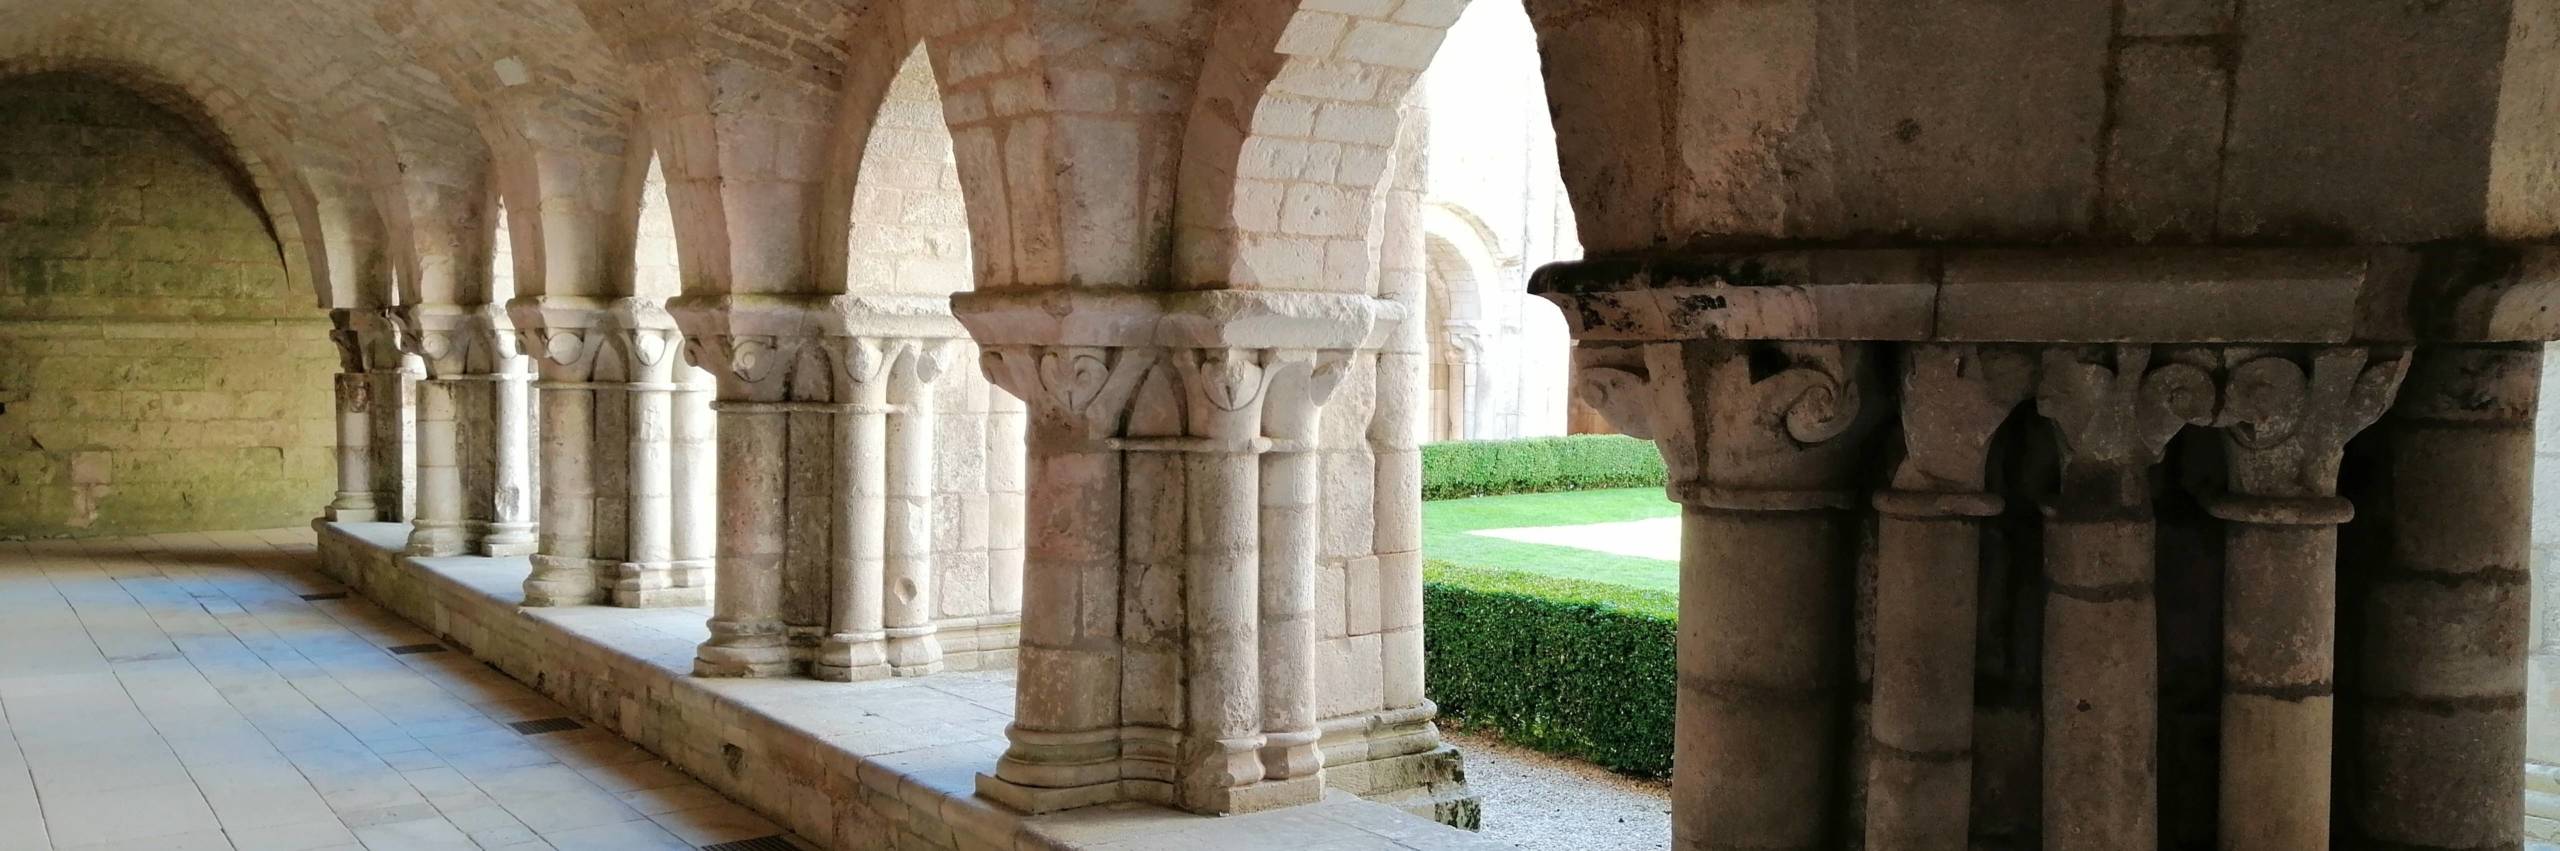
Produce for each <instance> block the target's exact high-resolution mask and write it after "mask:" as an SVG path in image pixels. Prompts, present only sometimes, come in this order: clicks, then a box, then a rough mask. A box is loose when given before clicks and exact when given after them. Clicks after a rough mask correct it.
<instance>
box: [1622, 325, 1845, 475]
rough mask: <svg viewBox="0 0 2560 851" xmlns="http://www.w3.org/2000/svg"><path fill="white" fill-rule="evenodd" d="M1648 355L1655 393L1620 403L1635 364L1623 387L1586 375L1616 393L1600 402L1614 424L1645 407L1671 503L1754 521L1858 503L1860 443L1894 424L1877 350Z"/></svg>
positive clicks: (1780, 346)
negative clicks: (1880, 394) (1736, 513)
mask: <svg viewBox="0 0 2560 851" xmlns="http://www.w3.org/2000/svg"><path fill="white" fill-rule="evenodd" d="M1643 352H1644V361H1643V364H1642V370H1643V373H1642V375H1643V378H1644V379H1645V380H1644V384H1643V386H1644V387H1645V388H1646V389H1647V390H1648V391H1649V392H1646V393H1644V394H1641V395H1635V394H1628V395H1627V396H1621V395H1619V394H1622V393H1624V392H1625V391H1629V390H1632V389H1633V387H1634V383H1633V381H1632V377H1633V376H1634V375H1635V374H1636V371H1635V369H1634V368H1633V366H1634V365H1632V364H1626V365H1623V366H1620V367H1619V370H1620V371H1622V372H1625V373H1627V377H1617V376H1610V375H1607V374H1605V373H1604V374H1601V375H1597V376H1592V375H1590V374H1589V371H1588V370H1586V376H1587V377H1590V378H1595V379H1597V381H1598V382H1608V383H1611V384H1614V385H1616V386H1614V387H1612V388H1611V389H1610V394H1611V395H1610V396H1609V397H1608V398H1605V399H1602V400H1601V401H1606V402H1609V403H1610V404H1609V405H1607V406H1604V407H1603V410H1613V409H1614V410H1617V411H1619V412H1620V413H1618V414H1615V416H1619V417H1628V418H1630V419H1632V418H1634V417H1633V410H1632V409H1634V408H1636V407H1638V406H1639V403H1638V402H1634V401H1626V399H1630V398H1632V399H1641V400H1642V403H1641V407H1643V408H1644V409H1645V411H1646V413H1645V415H1644V418H1645V419H1648V420H1649V421H1650V423H1651V429H1652V431H1653V437H1654V440H1655V443H1656V445H1657V446H1658V447H1659V448H1660V449H1661V450H1662V455H1663V459H1664V461H1665V462H1667V463H1668V465H1669V466H1670V469H1671V472H1672V494H1673V496H1674V497H1675V498H1677V499H1679V500H1681V501H1682V502H1686V503H1689V504H1692V505H1699V506H1706V507H1715V508H1727V509H1736V510H1751V511H1796V510H1805V509H1814V508H1846V507H1850V506H1852V505H1854V504H1855V503H1856V501H1857V497H1856V494H1855V490H1856V488H1857V485H1858V479H1859V476H1860V474H1861V471H1862V470H1863V469H1864V464H1865V462H1866V460H1867V452H1866V449H1867V447H1866V443H1865V440H1864V438H1865V437H1866V436H1867V435H1868V434H1869V433H1870V432H1871V431H1872V429H1873V427H1874V426H1875V425H1876V424H1877V423H1878V422H1879V421H1880V420H1882V419H1883V417H1884V415H1885V414H1887V413H1888V411H1887V410H1886V406H1884V405H1879V404H1873V400H1871V399H1870V394H1871V389H1870V386H1871V385H1872V383H1873V382H1874V380H1875V377H1874V366H1873V364H1872V363H1871V362H1870V357H1871V347H1869V346H1867V345H1864V344H1858V343H1800V342H1736V341H1724V340H1715V341H1694V342H1679V343H1657V344H1650V345H1647V346H1645V347H1643ZM1621 363H1622V364H1623V363H1624V362H1623V361H1621ZM1593 365H1595V366H1596V365H1598V363H1597V362H1594V364H1593ZM1586 383H1596V382H1586Z"/></svg>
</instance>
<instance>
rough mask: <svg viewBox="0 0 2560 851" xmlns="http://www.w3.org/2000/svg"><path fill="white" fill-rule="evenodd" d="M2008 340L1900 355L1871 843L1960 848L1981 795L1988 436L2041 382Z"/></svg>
mask: <svg viewBox="0 0 2560 851" xmlns="http://www.w3.org/2000/svg"><path fill="white" fill-rule="evenodd" d="M2034 380H2035V363H2034V360H2033V359H2032V358H2031V357H2029V356H2028V355H2026V354H2024V353H2021V352H2018V351H2014V350H2009V349H2002V348H1998V347H1990V346H1970V345H1955V346H1949V345H1919V346H1913V347H1911V348H1910V349H1908V350H1906V352H1905V353H1904V368H1903V374H1902V431H1903V444H1904V452H1903V458H1902V462H1901V463H1900V464H1899V465H1898V466H1896V467H1895V468H1894V471H1893V480H1892V484H1891V486H1890V487H1888V488H1886V489H1884V490H1880V491H1877V492H1876V494H1875V497H1874V503H1875V508H1876V513H1877V515H1878V517H1877V520H1876V524H1877V525H1876V568H1875V570H1876V577H1875V622H1874V630H1875V649H1874V659H1875V674H1874V698H1873V703H1872V708H1871V712H1870V717H1869V725H1870V730H1869V732H1870V739H1871V741H1870V745H1869V748H1868V762H1867V811H1866V847H1868V848H1870V849H1876V850H1877V851H1886V849H1962V848H1966V847H1968V845H1969V843H1970V839H1971V837H1970V836H1969V835H1968V832H1967V825H1968V823H1969V819H1970V817H1971V809H1972V801H1973V688H1974V631H1975V629H1976V628H1977V627H1978V623H1977V604H1978V599H1977V598H1978V596H1979V594H1978V590H1977V589H1978V587H1979V584H1978V583H1979V581H1980V579H1981V576H1980V573H1979V570H1978V569H1979V567H1980V561H1981V555H1982V550H1981V547H1982V527H1981V524H1982V521H1983V519H1984V518H1989V517H1996V516H1998V515H1999V514H2000V511H2001V508H2002V501H2001V498H2000V495H1999V494H1997V493H1993V492H1992V489H1991V487H1990V484H1989V483H1988V482H1987V481H1986V477H1987V475H1988V469H1989V453H1990V449H1991V440H1992V437H1993V436H1994V435H1995V434H1997V433H1998V432H1999V430H2000V426H2001V424H2002V423H2003V422H2006V421H2007V420H2008V418H2009V415H2010V412H2012V411H2014V410H2016V409H2017V408H2018V406H2019V405H2020V404H2021V403H2023V402H2025V401H2026V399H2027V397H2028V395H2029V394H2030V393H2031V391H2032V390H2033V387H2034Z"/></svg>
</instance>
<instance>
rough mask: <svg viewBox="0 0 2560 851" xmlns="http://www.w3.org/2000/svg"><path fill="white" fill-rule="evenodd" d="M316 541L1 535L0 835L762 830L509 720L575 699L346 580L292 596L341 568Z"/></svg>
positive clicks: (609, 755) (620, 755)
mask: <svg viewBox="0 0 2560 851" xmlns="http://www.w3.org/2000/svg"><path fill="white" fill-rule="evenodd" d="M315 558H316V557H315V555H314V548H313V545H312V540H311V533H310V532H309V531H308V530H296V529H285V530H270V531H261V532H257V533H208V534H172V535H152V536H144V537H139V538H123V539H97V540H82V541H67V542H66V541H45V542H35V543H32V544H31V543H23V542H0V646H6V647H8V648H9V652H8V653H0V851H74V849H77V851H126V849H130V851H232V849H236V851H446V850H447V849H450V850H451V851H498V849H510V851H542V849H555V848H556V849H566V850H567V851H582V850H583V849H597V850H598V851H602V850H603V849H611V851H650V849H660V848H664V849H669V851H676V849H687V848H691V847H693V846H692V845H691V844H687V842H686V840H685V837H684V835H682V834H684V832H685V831H692V833H693V835H721V836H725V837H727V838H745V837H746V836H762V835H767V834H770V833H772V832H774V828H772V827H771V825H770V824H769V823H765V822H763V820H762V819H760V818H757V817H756V816H755V815H754V814H753V813H750V812H747V811H746V810H745V809H744V808H742V807H739V806H738V805H736V804H734V803H732V802H730V801H729V800H728V799H726V798H724V797H721V796H720V795H719V794H718V793H717V792H714V791H712V790H711V789H709V788H708V787H705V786H703V785H702V784H700V783H698V782H695V781H694V780H693V779H692V778H690V777H687V776H685V775H684V774H682V773H681V772H677V771H675V770H674V769H673V768H671V767H669V766H667V765H666V764H664V763H662V762H659V761H657V760H656V758H655V757H653V756H651V755H650V754H648V753H647V752H645V751H642V750H640V749H639V748H636V747H633V746H632V745H631V744H630V743H628V742H624V741H622V740H621V739H620V738H618V737H615V736H613V735H612V734H609V733H606V732H604V731H602V730H600V729H597V728H595V727H593V726H588V727H586V728H584V729H580V730H577V731H572V732H566V733H555V734H549V735H545V736H532V737H528V736H523V735H519V734H517V733H516V732H515V731H514V730H512V729H510V728H508V727H507V726H505V725H506V723H507V722H513V721H524V720H531V719H536V718H550V717H561V716H569V715H571V713H570V712H569V711H567V710H566V709H564V708H562V707H561V706H560V705H559V704H557V703H554V702H552V701H551V700H549V699H548V698H545V697H543V696H541V695H540V694H537V693H535V692H534V691H533V690H531V689H528V688H525V687H524V686H523V685H521V684H518V683H516V682H514V681H513V680H509V679H507V678H506V677H504V676H503V675H500V674H498V673H496V672H495V671H492V670H490V669H488V668H487V667H485V666H482V665H480V664H478V663H477V662H475V661H473V660H472V659H470V658H469V657H468V656H465V655H464V654H462V653H458V652H444V653H426V654H417V655H412V656H392V655H390V654H388V653H386V652H384V648H386V647H391V646H396V645H401V644H417V643H430V642H434V641H436V638H435V637H434V636H432V635H430V634H428V633H426V632H424V631H422V630H419V629H418V628H416V627H415V626H413V625H411V624H409V623H407V622H405V621H402V620H400V619H399V618H397V617H395V616H392V615H390V614H389V613H387V612H384V611H383V610H381V609H380V608H378V607H376V606H374V605H373V604H371V603H369V602H366V601H364V600H362V599H354V598H351V599H346V600H332V601H305V600H303V599H301V597H300V595H301V594H304V593H312V592H317V591H336V590H341V589H340V588H339V586H338V585H337V584H336V583H335V582H332V581H330V580H329V579H327V578H325V577H322V576H320V575H319V574H317V573H316V572H314V571H313V568H314V567H315ZM492 581H497V580H496V579H492ZM697 628H698V627H697ZM688 647H689V645H688ZM688 652H689V650H688ZM581 722H582V723H584V721H583V719H581ZM732 811H734V812H732ZM685 814H690V815H685ZM678 815H682V816H683V818H677V819H675V820H673V821H670V822H668V823H665V824H662V823H660V822H657V821H652V820H651V816H659V817H661V818H672V817H674V816H678ZM750 820H752V821H750ZM759 825H760V827H759ZM750 829H752V830H757V831H760V832H752V833H746V834H740V835H736V836H730V834H734V833H737V832H738V831H739V830H750Z"/></svg>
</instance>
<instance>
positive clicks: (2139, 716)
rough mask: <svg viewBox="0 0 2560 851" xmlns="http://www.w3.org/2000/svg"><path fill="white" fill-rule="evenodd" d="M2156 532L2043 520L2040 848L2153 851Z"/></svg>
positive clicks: (2135, 515)
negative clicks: (2046, 589) (2045, 578)
mask: <svg viewBox="0 0 2560 851" xmlns="http://www.w3.org/2000/svg"><path fill="white" fill-rule="evenodd" d="M2155 532H2156V530H2155V527H2154V524H2153V521H2152V519H2151V515H2150V509H2149V508H2148V507H2147V506H2145V507H2142V508H2139V509H2134V510H2131V511H2129V512H2119V513H2090V514H2075V513H2072V512H2069V511H2054V512H2049V513H2048V515H2047V518H2046V522H2045V570H2046V572H2047V573H2048V574H2049V578H2050V580H2051V593H2050V594H2049V595H2048V597H2047V598H2046V601H2045V615H2044V695H2045V696H2044V846H2045V847H2046V848H2048V849H2055V851H2077V849H2128V850H2129V851H2130V849H2142V851H2150V849H2153V848H2154V847H2156V846H2157V845H2158V842H2157V837H2158V836H2159V828H2160V825H2159V810H2160V808H2159V789H2158V785H2157V777H2158V771H2157V768H2158V763H2159V757H2158V750H2157V748H2158V744H2157V741H2158V730H2159V714H2160V713H2159V703H2158V700H2159V697H2158V696H2159V679H2160V677H2159V662H2158V659H2159V649H2158V644H2157V642H2158V639H2159V636H2158V628H2157V626H2156V624H2157V623H2158V618H2159V612H2158V609H2157V608H2156V604H2155V602H2154V599H2153V596H2152V582H2153V578H2154V571H2155V565H2154V563H2153V561H2152V558H2153V556H2152V542H2153V537H2154V535H2155Z"/></svg>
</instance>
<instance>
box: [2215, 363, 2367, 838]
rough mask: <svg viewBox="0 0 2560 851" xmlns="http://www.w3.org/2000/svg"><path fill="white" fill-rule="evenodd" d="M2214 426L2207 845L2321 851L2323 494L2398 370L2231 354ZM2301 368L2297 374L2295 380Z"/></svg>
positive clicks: (2326, 525)
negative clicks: (2216, 828)
mask: <svg viewBox="0 0 2560 851" xmlns="http://www.w3.org/2000/svg"><path fill="white" fill-rule="evenodd" d="M2225 357H2226V359H2227V360H2226V362H2227V363H2229V364H2231V368H2230V373H2229V377H2228V378H2227V379H2226V383H2225V390H2224V395H2223V409H2222V413H2221V422H2222V424H2223V429H2222V437H2223V446H2224V448H2225V450H2226V451H2227V453H2228V455H2227V457H2228V462H2229V472H2230V493H2228V494H2225V495H2220V496H2216V497H2212V498H2209V499H2208V500H2207V501H2206V508H2207V510H2209V511H2211V512H2212V513H2213V515H2214V516H2215V517H2219V518H2221V519H2223V520H2224V521H2227V522H2228V524H2229V525H2228V526H2227V527H2226V529H2227V531H2226V533H2225V534H2226V538H2225V544H2224V547H2225V553H2226V555H2225V564H2224V579H2223V592H2222V636H2223V637H2222V660H2223V661H2222V677H2223V685H2222V765H2221V772H2222V773H2221V808H2220V812H2221V825H2220V827H2221V847H2223V848H2225V849H2231V851H2279V849H2294V848H2327V847H2329V838H2330V837H2329V820H2330V806H2329V790H2330V749H2331V748H2332V746H2333V738H2332V733H2333V730H2334V727H2333V714H2332V706H2333V703H2334V697H2333V694H2332V687H2331V684H2332V683H2333V682H2334V680H2333V677H2334V675H2335V672H2336V664H2337V638H2338V635H2337V615H2338V576H2337V565H2338V532H2337V527H2338V524H2340V523H2344V522H2346V520H2347V519H2348V518H2349V517H2351V516H2353V514H2354V513H2355V508H2354V506H2353V505H2350V504H2349V503H2348V502H2347V501H2346V500H2344V499H2341V498H2339V497H2338V495H2337V488H2338V465H2339V463H2340V461H2341V460H2342V456H2343V455H2344V453H2345V451H2346V445H2347V440H2348V438H2351V437H2354V436H2355V434H2356V433H2357V432H2359V431H2362V430H2364V428H2365V427H2366V426H2368V425H2371V424H2372V423H2373V421H2374V420H2375V419H2376V418H2378V417H2380V416H2382V412H2383V409H2385V408H2388V407H2390V405H2391V398H2392V394H2393V393H2394V392H2395V391H2396V390H2397V389H2398V388H2399V385H2400V377H2401V374H2402V372H2403V371H2404V370H2405V369H2406V367H2407V361H2406V359H2404V358H2399V357H2390V356H2386V357H2385V358H2384V359H2383V360H2382V361H2381V362H2380V363H2375V364H2369V363H2368V360H2369V355H2368V353H2367V352H2366V351H2365V350H2363V349H2353V348H2333V349H2320V350H2316V351H2314V352H2313V353H2312V354H2311V355H2310V356H2309V357H2307V358H2303V359H2299V360H2298V359H2297V358H2295V357H2292V356H2289V355H2288V354H2286V353H2280V352H2262V351H2257V350H2250V349H2233V350H2231V351H2229V352H2226V354H2225ZM2306 367H2308V368H2307V369H2306Z"/></svg>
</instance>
